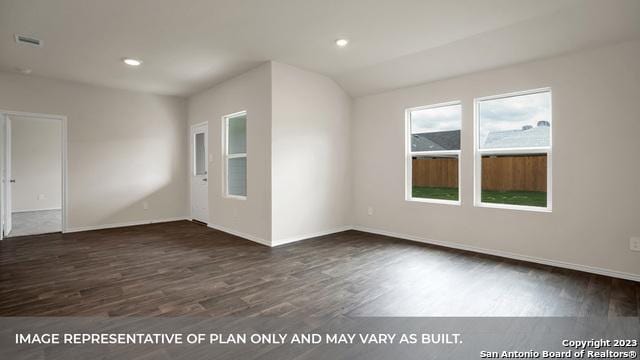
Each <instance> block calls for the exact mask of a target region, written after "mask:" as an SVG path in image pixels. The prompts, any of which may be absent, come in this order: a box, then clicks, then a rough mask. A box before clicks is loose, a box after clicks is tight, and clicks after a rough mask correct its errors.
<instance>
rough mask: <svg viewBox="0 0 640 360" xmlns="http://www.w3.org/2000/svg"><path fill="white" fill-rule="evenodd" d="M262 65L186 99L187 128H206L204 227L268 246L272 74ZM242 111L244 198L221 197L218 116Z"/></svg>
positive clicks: (269, 229)
mask: <svg viewBox="0 0 640 360" xmlns="http://www.w3.org/2000/svg"><path fill="white" fill-rule="evenodd" d="M270 69H271V68H270V65H269V64H268V63H265V64H264V65H262V66H260V67H258V68H256V69H253V70H251V71H249V72H246V73H244V74H242V75H240V76H238V77H235V78H233V79H230V80H228V81H226V82H224V83H222V84H220V85H217V86H215V87H213V88H211V89H209V90H207V91H204V92H202V93H200V94H197V95H195V96H192V97H190V98H189V105H188V107H189V123H190V124H192V125H193V124H199V123H202V122H208V123H209V153H210V154H211V156H212V158H213V161H212V162H210V163H209V171H208V174H209V176H208V184H209V225H210V226H212V227H216V228H218V229H221V230H224V231H228V232H232V233H235V234H237V235H240V236H243V237H245V238H248V239H251V240H254V241H258V242H261V243H264V244H270V233H271V225H270V224H271V211H270V209H271V199H270V193H271V191H270V189H271V181H270V180H271V172H270V150H271V146H270V138H271V71H270ZM243 110H246V111H247V199H246V200H239V199H232V198H226V197H224V196H223V184H224V183H223V177H222V176H223V169H224V165H223V164H224V163H223V156H224V153H223V151H222V144H223V143H222V136H223V132H222V124H223V121H222V117H223V116H225V115H228V114H231V113H235V112H238V111H243Z"/></svg>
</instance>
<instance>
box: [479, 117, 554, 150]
mask: <svg viewBox="0 0 640 360" xmlns="http://www.w3.org/2000/svg"><path fill="white" fill-rule="evenodd" d="M549 130H550V125H549V122H547V121H539V122H538V125H537V126H536V127H532V126H523V127H522V129H518V130H507V131H494V132H490V133H489V135H487V139H486V140H485V141H484V145H483V146H482V147H483V148H487V149H490V148H518V147H541V146H549Z"/></svg>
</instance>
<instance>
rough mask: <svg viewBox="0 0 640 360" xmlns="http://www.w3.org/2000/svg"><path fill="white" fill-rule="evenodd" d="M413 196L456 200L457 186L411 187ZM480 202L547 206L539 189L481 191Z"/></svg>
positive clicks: (543, 194) (545, 197) (545, 194)
mask: <svg viewBox="0 0 640 360" xmlns="http://www.w3.org/2000/svg"><path fill="white" fill-rule="evenodd" d="M413 197H415V198H429V199H440V200H458V188H439V187H423V186H414V187H413ZM482 202H486V203H494V204H511V205H524V206H540V207H545V206H547V193H546V192H541V191H488V190H483V191H482Z"/></svg>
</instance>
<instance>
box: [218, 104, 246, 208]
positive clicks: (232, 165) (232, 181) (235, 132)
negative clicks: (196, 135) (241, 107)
mask: <svg viewBox="0 0 640 360" xmlns="http://www.w3.org/2000/svg"><path fill="white" fill-rule="evenodd" d="M224 134H225V142H224V143H225V195H226V196H227V197H235V198H240V199H245V198H246V197H247V113H246V111H243V112H239V113H235V114H232V115H228V116H225V117H224Z"/></svg>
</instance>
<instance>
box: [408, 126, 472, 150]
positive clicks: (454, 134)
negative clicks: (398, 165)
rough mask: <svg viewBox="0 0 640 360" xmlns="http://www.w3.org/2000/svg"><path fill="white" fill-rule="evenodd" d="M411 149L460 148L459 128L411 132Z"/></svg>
mask: <svg viewBox="0 0 640 360" xmlns="http://www.w3.org/2000/svg"><path fill="white" fill-rule="evenodd" d="M411 150H413V151H438V150H460V130H451V131H438V132H430V133H420V134H412V135H411Z"/></svg>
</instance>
